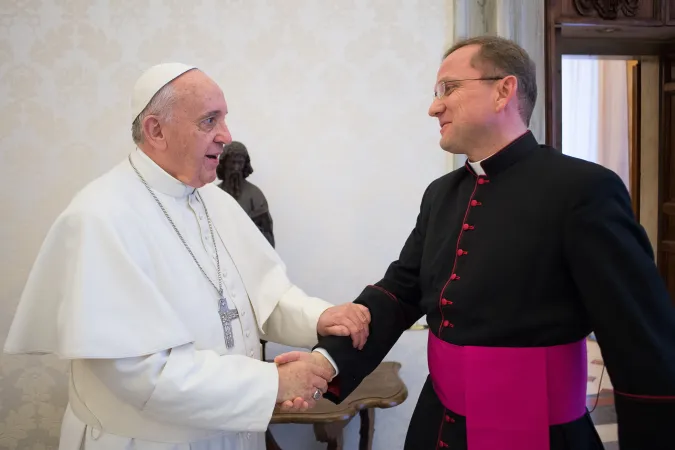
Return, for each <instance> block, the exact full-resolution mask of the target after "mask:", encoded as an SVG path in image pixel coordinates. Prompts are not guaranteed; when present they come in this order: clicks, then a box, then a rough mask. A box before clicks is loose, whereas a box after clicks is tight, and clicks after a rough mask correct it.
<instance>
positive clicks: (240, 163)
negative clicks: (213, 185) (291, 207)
mask: <svg viewBox="0 0 675 450" xmlns="http://www.w3.org/2000/svg"><path fill="white" fill-rule="evenodd" d="M252 173H253V167H251V158H250V157H249V155H248V150H247V149H246V146H245V145H244V144H242V143H241V142H237V141H233V142H232V143H231V144H228V145H225V146H224V147H223V153H222V154H221V155H220V161H219V163H218V168H217V169H216V175H217V176H218V178H219V179H220V180H222V182H221V183H220V184H219V185H218V187H220V188H221V189H222V190H224V191H225V192H227V193H228V194H230V195H231V196H232V197H234V198H235V199H236V200H237V202H239V205H241V207H242V208H243V209H244V211H246V213H247V214H248V215H249V217H250V218H251V220H253V223H255V224H256V226H257V227H258V229H259V230H260V231H261V232H262V234H263V235H264V236H265V238H267V240H268V241H269V243H270V244H271V245H272V247H274V233H273V232H272V227H273V222H272V216H271V215H270V212H269V207H268V205H267V199H266V198H265V195H264V194H263V193H262V191H261V190H260V188H258V186H256V185H255V184H253V183H251V182H250V181H248V180H246V178H248V176H249V175H251V174H252Z"/></svg>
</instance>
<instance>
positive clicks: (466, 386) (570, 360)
mask: <svg viewBox="0 0 675 450" xmlns="http://www.w3.org/2000/svg"><path fill="white" fill-rule="evenodd" d="M427 356H428V361H429V373H430V375H431V381H432V383H433V386H434V390H435V391H436V394H437V395H438V397H439V399H440V400H441V402H442V403H443V405H444V406H445V407H446V408H447V409H449V410H450V411H452V412H454V413H456V414H459V415H461V416H464V417H466V432H467V446H468V449H469V450H495V449H499V450H548V449H549V445H550V444H549V442H550V441H549V426H550V425H556V424H563V423H567V422H572V421H574V420H576V419H578V418H580V417H581V416H583V415H584V414H585V412H586V382H587V372H588V366H587V362H586V340H585V339H584V340H581V341H578V342H574V343H572V344H566V345H558V346H554V347H531V348H509V347H470V346H466V347H461V346H457V345H453V344H450V343H448V342H445V341H443V340H441V339H439V338H437V337H436V336H434V334H433V333H432V332H431V331H430V332H429V348H428V352H427Z"/></svg>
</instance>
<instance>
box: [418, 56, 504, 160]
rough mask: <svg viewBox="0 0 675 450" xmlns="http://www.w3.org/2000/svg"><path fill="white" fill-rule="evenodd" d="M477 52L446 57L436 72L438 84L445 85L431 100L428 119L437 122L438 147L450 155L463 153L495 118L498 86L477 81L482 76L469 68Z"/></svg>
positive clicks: (489, 81)
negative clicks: (434, 118) (435, 119)
mask: <svg viewBox="0 0 675 450" xmlns="http://www.w3.org/2000/svg"><path fill="white" fill-rule="evenodd" d="M478 50H479V47H478V46H476V45H471V46H467V47H462V48H460V49H458V50H456V51H454V52H453V53H451V54H450V55H448V57H447V58H445V60H444V61H443V63H442V64H441V67H440V68H439V70H438V75H437V83H441V82H445V83H444V85H445V94H444V95H443V96H442V97H441V98H434V100H433V102H432V103H431V106H430V107H429V115H430V116H432V117H436V118H437V119H438V121H439V125H440V127H441V139H440V146H441V148H443V149H444V150H446V151H448V152H450V153H466V151H467V149H470V148H471V146H472V144H473V143H475V142H476V140H477V139H480V137H481V135H482V134H484V133H485V130H487V129H489V128H490V126H491V125H492V122H493V120H494V119H495V117H496V110H495V98H496V90H495V84H496V83H497V82H496V81H494V80H486V81H480V80H477V79H479V78H485V75H484V74H482V73H481V72H480V71H479V70H478V69H476V68H474V67H472V66H471V58H472V57H473V56H474V55H475V54H476V53H477V52H478ZM459 80H463V81H459Z"/></svg>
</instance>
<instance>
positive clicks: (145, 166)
mask: <svg viewBox="0 0 675 450" xmlns="http://www.w3.org/2000/svg"><path fill="white" fill-rule="evenodd" d="M131 160H132V161H133V162H134V165H135V166H136V168H137V169H138V171H139V172H140V173H141V175H142V176H143V178H144V179H145V181H146V182H147V183H148V184H149V185H150V187H151V188H152V189H154V190H156V191H159V192H161V193H162V194H166V195H170V196H172V197H177V198H184V197H187V196H188V195H190V194H192V193H194V192H195V191H196V188H194V187H192V186H188V185H186V184H185V183H183V182H181V181H179V180H177V179H176V178H174V177H172V176H171V175H169V174H168V173H167V172H166V171H165V170H164V169H162V168H161V167H159V166H158V165H157V163H155V162H154V161H153V160H152V159H150V157H149V156H148V155H146V154H145V153H143V151H142V150H140V149H138V148H137V149H136V150H135V151H134V152H132V153H131Z"/></svg>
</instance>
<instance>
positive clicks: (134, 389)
mask: <svg viewBox="0 0 675 450" xmlns="http://www.w3.org/2000/svg"><path fill="white" fill-rule="evenodd" d="M83 361H84V363H85V364H86V365H87V366H88V368H89V370H90V371H91V372H92V373H93V374H94V375H95V376H96V377H97V378H99V379H100V381H101V382H102V383H103V384H105V386H106V387H107V388H108V389H109V390H110V391H111V392H112V393H113V394H115V395H116V396H118V397H119V398H120V399H122V400H123V401H124V402H126V403H128V404H130V405H132V406H134V407H135V408H137V409H139V410H141V411H143V412H144V413H145V414H148V415H151V416H153V417H154V418H155V419H156V420H158V421H160V422H164V423H169V424H175V425H181V426H188V427H192V428H200V429H213V430H222V431H226V432H243V431H250V432H264V431H265V430H266V429H267V427H268V425H269V422H270V420H271V418H272V413H273V412H274V406H275V404H276V397H277V391H278V386H279V374H278V371H277V368H276V365H275V364H274V363H266V362H263V361H259V360H256V359H253V358H248V357H246V356H241V355H225V356H219V355H218V354H217V353H215V352H212V351H209V350H196V349H195V348H194V346H193V345H192V344H187V345H182V346H180V347H175V348H173V349H170V350H165V351H161V352H158V353H154V354H152V355H149V356H140V357H132V358H121V359H87V360H83Z"/></svg>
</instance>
